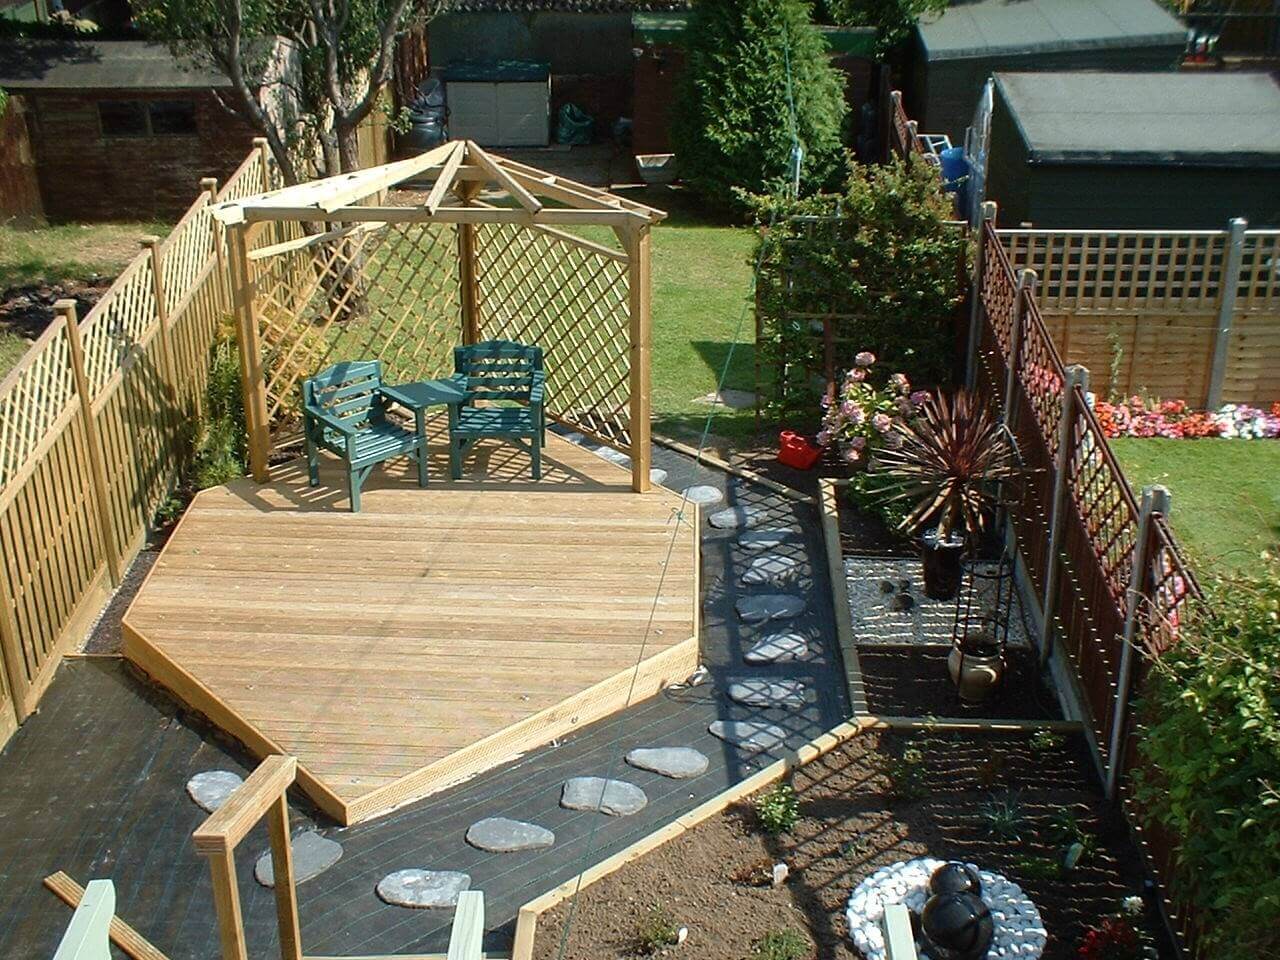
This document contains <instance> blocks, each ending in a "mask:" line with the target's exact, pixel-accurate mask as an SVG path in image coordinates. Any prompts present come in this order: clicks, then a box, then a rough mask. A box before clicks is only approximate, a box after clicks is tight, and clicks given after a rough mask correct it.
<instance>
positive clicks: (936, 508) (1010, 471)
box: [873, 390, 1017, 600]
mask: <svg viewBox="0 0 1280 960" xmlns="http://www.w3.org/2000/svg"><path fill="white" fill-rule="evenodd" d="M893 433H894V435H895V437H896V439H895V440H894V441H893V442H889V443H886V444H885V445H884V446H883V447H882V448H881V449H880V450H879V451H878V453H877V455H876V460H875V462H874V463H873V468H874V469H875V470H876V472H877V473H879V474H881V475H882V476H883V477H884V478H885V479H886V481H887V493H888V495H889V498H890V499H891V500H905V501H907V502H908V503H909V504H910V512H909V513H908V514H907V516H906V518H905V519H904V520H903V521H902V529H903V530H905V531H908V532H918V533H919V534H920V540H921V545H922V549H923V562H924V563H923V565H924V591H925V595H926V596H928V597H931V598H933V599H935V600H949V599H951V598H953V597H954V596H955V595H956V593H957V592H959V590H960V579H961V567H960V561H961V558H962V556H963V555H964V552H965V549H966V548H967V547H969V546H970V545H971V544H973V543H975V542H976V540H977V538H978V537H979V535H980V534H981V533H982V531H983V529H984V528H985V527H986V526H987V519H988V516H989V514H990V513H991V508H992V507H993V506H994V503H995V500H994V497H993V494H992V484H993V483H996V482H998V481H1001V480H1008V479H1011V478H1012V477H1013V476H1015V474H1016V473H1017V466H1016V461H1015V459H1014V455H1013V447H1012V445H1011V444H1010V442H1009V438H1008V435H1007V433H1006V432H1005V430H1004V427H1003V425H1001V424H1000V423H999V422H998V421H997V420H996V419H995V418H994V417H993V416H992V415H991V412H990V410H989V409H988V407H987V404H986V403H984V402H983V401H982V400H981V398H979V397H978V396H977V395H976V394H973V393H970V392H969V391H967V390H960V391H958V392H957V393H956V394H955V395H954V396H947V395H946V394H945V393H942V392H935V393H934V394H932V395H931V396H930V397H929V398H928V399H927V400H925V401H924V402H921V403H919V404H918V405H917V411H916V415H915V416H913V417H911V418H909V419H906V418H904V419H902V420H900V421H898V422H896V423H895V424H894V426H893Z"/></svg>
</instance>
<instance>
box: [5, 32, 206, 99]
mask: <svg viewBox="0 0 1280 960" xmlns="http://www.w3.org/2000/svg"><path fill="white" fill-rule="evenodd" d="M228 86H230V83H229V81H228V80H227V78H226V77H224V76H223V75H222V74H221V73H219V72H218V71H216V70H213V69H211V68H210V67H207V66H203V65H201V64H198V63H196V62H195V61H194V60H190V59H187V58H183V57H175V56H174V55H173V54H172V53H171V52H170V50H169V48H168V47H166V46H164V45H163V44H158V43H147V42H145V41H142V40H89V41H85V40H25V41H17V42H9V43H5V44H0V87H7V88H9V89H11V90H112V89H123V90H187V89H190V90H208V89H209V88H211V87H217V88H223V87H228Z"/></svg>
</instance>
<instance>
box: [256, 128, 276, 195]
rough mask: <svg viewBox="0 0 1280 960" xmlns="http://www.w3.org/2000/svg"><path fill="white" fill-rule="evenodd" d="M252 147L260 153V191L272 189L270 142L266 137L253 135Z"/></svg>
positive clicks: (264, 191)
mask: <svg viewBox="0 0 1280 960" xmlns="http://www.w3.org/2000/svg"><path fill="white" fill-rule="evenodd" d="M253 147H254V149H255V150H257V151H258V153H260V154H262V157H261V164H262V192H263V193H267V192H268V191H270V190H271V189H272V186H271V144H269V143H268V142H267V138H266V137H254V138H253Z"/></svg>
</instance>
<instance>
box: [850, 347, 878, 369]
mask: <svg viewBox="0 0 1280 960" xmlns="http://www.w3.org/2000/svg"><path fill="white" fill-rule="evenodd" d="M853 362H854V363H856V364H857V365H858V366H860V367H869V366H871V365H872V364H873V363H875V362H876V355H875V354H874V353H872V352H871V351H870V350H863V351H862V352H861V353H859V354H858V355H857V356H856V357H854V358H853Z"/></svg>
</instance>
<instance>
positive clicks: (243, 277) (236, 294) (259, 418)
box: [227, 223, 271, 483]
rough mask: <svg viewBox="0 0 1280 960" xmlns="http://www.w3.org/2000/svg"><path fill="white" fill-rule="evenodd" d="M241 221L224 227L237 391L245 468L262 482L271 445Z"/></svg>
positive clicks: (266, 477) (265, 474) (256, 319)
mask: <svg viewBox="0 0 1280 960" xmlns="http://www.w3.org/2000/svg"><path fill="white" fill-rule="evenodd" d="M245 229H246V228H245V224H243V223H236V224H230V225H228V227H227V247H228V259H229V260H230V261H231V262H230V264H229V266H230V268H231V305H232V309H233V311H234V313H235V317H236V344H237V346H238V347H239V349H240V391H241V395H242V397H243V399H244V414H245V427H246V429H247V430H248V433H249V472H250V473H251V474H252V475H253V479H254V480H256V481H258V483H266V482H267V480H268V478H269V476H270V473H269V471H268V469H267V458H268V456H269V451H270V449H271V438H270V435H269V433H268V420H267V383H266V380H265V379H264V376H263V371H262V344H261V342H260V338H259V336H258V317H257V313H256V310H255V306H254V289H253V287H254V285H253V280H252V279H251V277H250V273H249V248H248V243H247V242H246V239H245V235H244V234H245Z"/></svg>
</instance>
